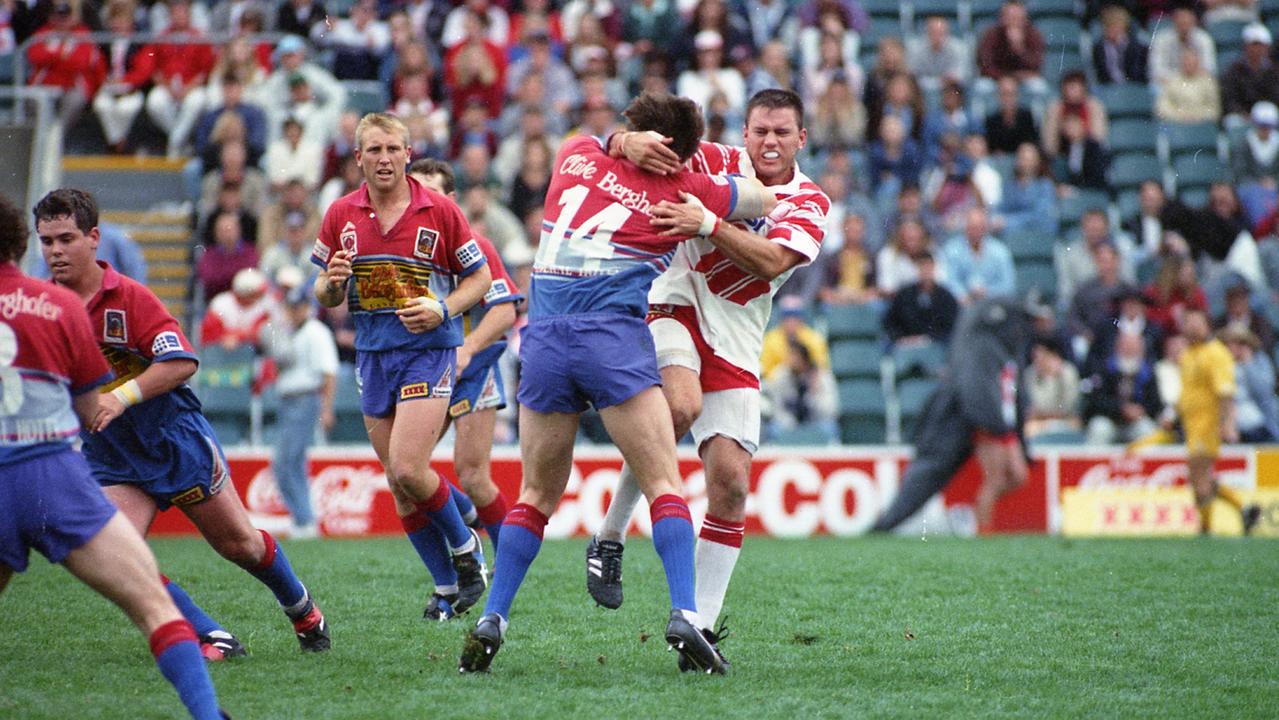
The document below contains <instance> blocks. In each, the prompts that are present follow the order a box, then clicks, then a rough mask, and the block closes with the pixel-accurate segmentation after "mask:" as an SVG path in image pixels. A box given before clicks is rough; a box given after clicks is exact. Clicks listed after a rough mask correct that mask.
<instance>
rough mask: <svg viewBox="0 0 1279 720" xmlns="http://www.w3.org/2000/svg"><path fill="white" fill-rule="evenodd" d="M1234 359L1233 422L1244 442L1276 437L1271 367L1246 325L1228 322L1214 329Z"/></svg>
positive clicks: (1277, 408) (1278, 404)
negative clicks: (1217, 329) (1220, 327)
mask: <svg viewBox="0 0 1279 720" xmlns="http://www.w3.org/2000/svg"><path fill="white" fill-rule="evenodd" d="M1217 339H1218V340H1220V341H1221V342H1222V343H1224V344H1225V346H1226V349H1227V350H1229V351H1230V355H1231V357H1233V358H1234V361H1235V386H1236V388H1237V390H1236V392H1235V422H1236V424H1237V425H1238V426H1239V439H1240V440H1241V441H1242V442H1246V443H1262V442H1275V441H1277V440H1279V397H1276V395H1275V368H1274V365H1272V364H1271V362H1270V357H1269V355H1268V353H1267V352H1266V349H1265V348H1264V347H1262V344H1261V341H1260V340H1259V339H1258V338H1257V336H1256V335H1255V334H1254V333H1253V332H1252V331H1251V330H1249V329H1248V328H1247V327H1246V326H1244V325H1241V324H1238V323H1231V324H1229V325H1227V326H1226V327H1224V328H1222V329H1221V330H1220V331H1219V332H1218V333H1217Z"/></svg>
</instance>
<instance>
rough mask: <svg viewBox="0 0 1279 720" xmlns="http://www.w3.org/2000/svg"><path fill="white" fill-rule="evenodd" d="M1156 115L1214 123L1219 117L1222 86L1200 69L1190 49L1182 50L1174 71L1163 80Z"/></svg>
mask: <svg viewBox="0 0 1279 720" xmlns="http://www.w3.org/2000/svg"><path fill="white" fill-rule="evenodd" d="M1155 117H1157V118H1159V119H1160V120H1164V121H1167V122H1172V123H1205V122H1210V123H1214V124H1215V123H1216V122H1217V120H1219V119H1220V118H1221V88H1220V87H1219V86H1218V84H1217V78H1215V77H1213V76H1212V75H1211V74H1209V73H1208V72H1207V71H1206V70H1204V69H1203V64H1202V63H1200V62H1199V55H1198V53H1196V52H1195V51H1194V50H1193V49H1192V48H1185V49H1183V50H1182V51H1181V67H1180V68H1179V69H1178V71H1177V74H1175V75H1173V76H1172V77H1169V78H1167V79H1165V80H1164V83H1163V86H1162V87H1160V89H1159V97H1158V98H1157V99H1156V100H1155Z"/></svg>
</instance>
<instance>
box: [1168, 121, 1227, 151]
mask: <svg viewBox="0 0 1279 720" xmlns="http://www.w3.org/2000/svg"><path fill="white" fill-rule="evenodd" d="M1163 135H1164V139H1165V140H1166V141H1167V142H1168V156H1169V159H1171V160H1176V159H1177V158H1178V157H1181V156H1183V155H1196V154H1198V155H1203V154H1209V155H1212V156H1214V157H1215V156H1216V155H1217V124H1216V123H1166V124H1164V128H1163Z"/></svg>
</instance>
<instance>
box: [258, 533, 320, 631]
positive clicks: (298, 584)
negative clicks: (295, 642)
mask: <svg viewBox="0 0 1279 720" xmlns="http://www.w3.org/2000/svg"><path fill="white" fill-rule="evenodd" d="M258 532H260V533H262V540H263V541H264V542H265V543H266V552H264V553H262V559H261V560H260V561H258V564H257V565H256V566H254V567H251V568H249V574H250V575H252V576H253V577H255V578H257V579H258V580H259V581H260V582H261V583H262V584H263V585H266V586H267V587H269V588H271V592H273V593H275V599H276V601H278V602H279V603H280V607H283V608H285V612H288V611H289V609H291V608H301V607H302V606H304V605H305V604H306V603H305V602H304V601H305V600H306V588H304V587H302V581H300V580H298V576H297V575H294V574H293V566H291V565H289V558H288V556H286V555H285V554H284V548H282V547H280V546H279V545H277V544H276V542H275V538H273V537H271V533H269V532H267V531H266V530H259V531H258ZM290 617H292V615H290ZM295 619H296V618H295Z"/></svg>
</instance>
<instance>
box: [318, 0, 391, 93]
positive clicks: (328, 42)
mask: <svg viewBox="0 0 1279 720" xmlns="http://www.w3.org/2000/svg"><path fill="white" fill-rule="evenodd" d="M349 13H350V15H349V16H348V17H344V18H339V19H338V20H337V21H336V22H334V23H333V28H332V29H331V30H327V32H326V31H325V30H324V29H321V28H319V27H317V28H316V29H315V30H313V31H312V34H311V37H312V38H313V39H314V40H315V41H316V43H317V44H318V45H319V46H320V47H322V48H327V49H330V50H332V51H333V75H334V77H336V78H337V79H339V80H377V78H378V69H379V67H380V66H381V64H382V58H383V57H384V56H385V55H386V52H387V50H389V49H390V48H391V30H390V28H389V27H387V24H386V23H385V22H384V21H382V20H379V19H378V16H377V0H356V2H355V4H353V5H352V6H351V9H350V11H349Z"/></svg>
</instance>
